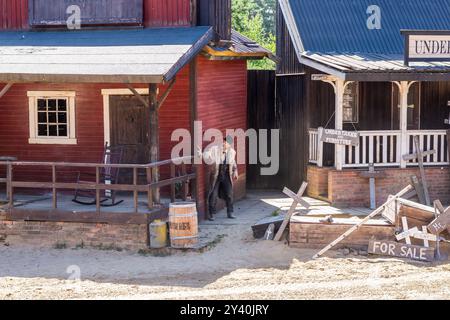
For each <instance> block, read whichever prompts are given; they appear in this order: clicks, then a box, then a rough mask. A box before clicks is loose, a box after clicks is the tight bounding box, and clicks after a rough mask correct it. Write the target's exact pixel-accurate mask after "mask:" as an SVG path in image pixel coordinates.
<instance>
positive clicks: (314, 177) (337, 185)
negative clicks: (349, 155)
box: [308, 166, 450, 207]
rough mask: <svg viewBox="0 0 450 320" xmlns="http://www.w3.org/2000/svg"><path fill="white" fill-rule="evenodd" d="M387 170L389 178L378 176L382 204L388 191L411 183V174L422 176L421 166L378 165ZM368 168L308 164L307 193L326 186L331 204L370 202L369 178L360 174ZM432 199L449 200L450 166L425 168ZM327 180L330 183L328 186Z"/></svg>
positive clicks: (394, 192) (352, 204)
mask: <svg viewBox="0 0 450 320" xmlns="http://www.w3.org/2000/svg"><path fill="white" fill-rule="evenodd" d="M379 170H383V171H384V172H385V173H386V178H381V179H377V180H376V196H377V205H381V204H383V203H384V202H385V201H386V199H387V198H388V196H389V195H392V194H396V193H397V192H399V191H400V190H401V189H403V188H404V187H405V186H407V185H408V184H410V183H411V180H410V178H411V176H413V175H416V176H418V177H420V172H419V168H407V169H400V168H388V169H379ZM361 171H367V169H361V170H356V169H344V170H343V171H336V170H334V169H330V168H318V167H316V166H309V167H308V182H309V183H310V185H309V188H308V195H309V196H311V197H317V195H318V194H319V195H320V192H324V190H327V192H326V194H327V196H326V197H327V199H328V200H329V201H330V202H331V204H332V205H336V206H340V207H368V206H369V204H370V195H369V179H364V178H361V177H360V176H359V173H360V172H361ZM426 175H427V181H428V184H429V191H430V197H431V200H437V199H439V200H441V201H442V202H443V203H445V204H450V168H449V167H444V168H442V167H436V168H426ZM325 181H327V186H325Z"/></svg>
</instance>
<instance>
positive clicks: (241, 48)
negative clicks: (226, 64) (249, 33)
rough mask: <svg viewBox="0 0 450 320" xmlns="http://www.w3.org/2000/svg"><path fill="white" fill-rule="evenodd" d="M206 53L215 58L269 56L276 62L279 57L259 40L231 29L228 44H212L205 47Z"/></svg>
mask: <svg viewBox="0 0 450 320" xmlns="http://www.w3.org/2000/svg"><path fill="white" fill-rule="evenodd" d="M205 51H206V54H207V55H209V56H211V57H214V58H225V59H226V58H230V57H232V58H236V57H238V58H243V59H263V58H269V59H271V60H273V61H275V62H277V61H278V58H277V57H276V56H275V55H274V54H273V53H272V52H271V51H270V50H268V49H266V48H264V47H262V46H261V45H260V44H258V43H257V42H255V41H253V40H251V39H249V38H247V37H246V36H244V35H242V34H240V33H239V32H237V31H236V30H232V31H231V41H230V43H227V45H222V46H221V45H215V44H210V45H209V46H208V47H206V48H205Z"/></svg>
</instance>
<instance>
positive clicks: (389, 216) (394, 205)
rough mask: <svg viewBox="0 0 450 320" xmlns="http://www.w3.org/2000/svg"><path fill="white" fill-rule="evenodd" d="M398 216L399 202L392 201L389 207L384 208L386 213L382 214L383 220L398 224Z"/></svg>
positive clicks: (392, 197) (391, 198)
mask: <svg viewBox="0 0 450 320" xmlns="http://www.w3.org/2000/svg"><path fill="white" fill-rule="evenodd" d="M388 200H395V199H394V196H389V198H388ZM397 215H398V202H397V201H392V202H391V203H390V204H389V205H386V206H385V207H384V211H383V213H382V214H381V216H382V217H383V218H385V219H386V220H388V221H389V222H390V223H392V224H395V223H396V222H397Z"/></svg>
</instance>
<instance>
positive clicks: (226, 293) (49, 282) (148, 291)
mask: <svg viewBox="0 0 450 320" xmlns="http://www.w3.org/2000/svg"><path fill="white" fill-rule="evenodd" d="M239 207H240V210H241V214H240V219H241V221H240V223H230V222H228V221H226V220H223V222H224V223H222V222H221V220H220V219H219V220H218V221H217V222H216V223H215V224H209V225H206V226H202V232H210V233H211V234H215V235H217V236H219V237H218V238H221V239H222V240H221V241H220V243H218V244H217V246H216V247H214V248H213V249H211V250H210V251H208V252H206V253H203V254H200V253H188V254H176V255H172V256H167V257H154V256H142V255H139V254H136V253H127V252H113V251H94V250H84V249H82V250H74V249H64V250H55V249H42V248H40V249H38V248H30V247H28V248H24V247H6V246H1V247H0V258H1V260H0V299H99V298H100V299H343V298H348V299H450V265H445V264H442V265H430V264H422V263H414V262H407V261H401V260H396V259H369V258H367V257H359V256H347V257H343V256H337V257H336V258H323V259H319V260H315V261H311V260H310V258H311V257H312V255H313V254H314V253H315V251H311V250H298V249H291V248H288V247H287V246H286V245H285V244H284V243H274V242H264V241H256V240H254V239H253V238H252V234H251V229H250V226H251V224H252V223H253V222H254V221H255V220H257V219H259V218H260V216H261V215H270V212H272V211H273V207H272V206H270V205H268V204H264V203H261V202H260V201H256V200H251V199H250V200H248V201H247V202H246V203H241V204H240V205H239ZM243 212H245V213H246V215H245V216H244V215H243ZM238 214H239V213H238ZM334 255H335V254H334ZM78 279H79V280H78Z"/></svg>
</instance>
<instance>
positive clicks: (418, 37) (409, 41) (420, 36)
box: [402, 30, 450, 66]
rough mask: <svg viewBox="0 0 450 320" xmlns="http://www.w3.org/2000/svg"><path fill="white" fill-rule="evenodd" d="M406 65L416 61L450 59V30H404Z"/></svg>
mask: <svg viewBox="0 0 450 320" xmlns="http://www.w3.org/2000/svg"><path fill="white" fill-rule="evenodd" d="M402 34H403V35H404V36H405V65H407V66H408V65H409V63H410V62H414V61H450V31H420V30H416V31H414V30H407V31H406V30H405V31H402Z"/></svg>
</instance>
